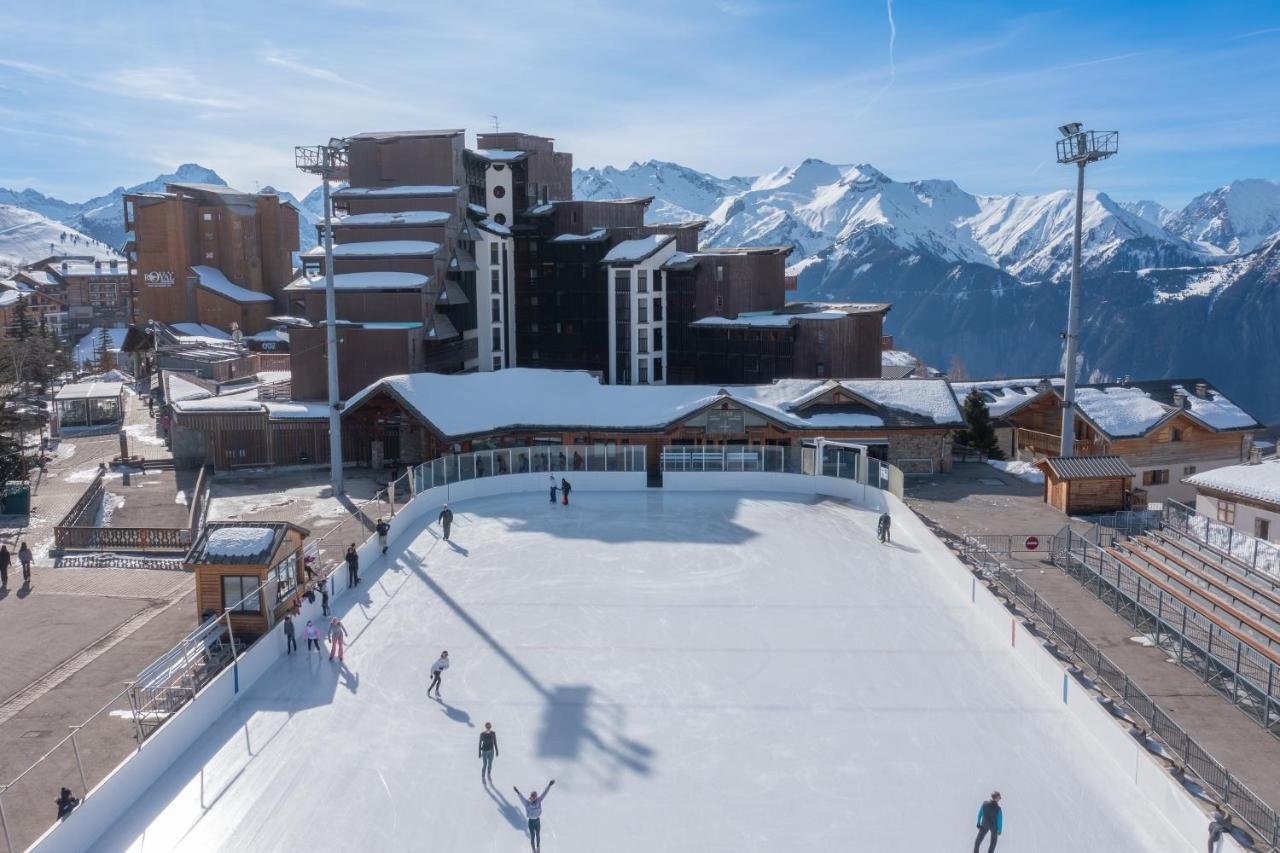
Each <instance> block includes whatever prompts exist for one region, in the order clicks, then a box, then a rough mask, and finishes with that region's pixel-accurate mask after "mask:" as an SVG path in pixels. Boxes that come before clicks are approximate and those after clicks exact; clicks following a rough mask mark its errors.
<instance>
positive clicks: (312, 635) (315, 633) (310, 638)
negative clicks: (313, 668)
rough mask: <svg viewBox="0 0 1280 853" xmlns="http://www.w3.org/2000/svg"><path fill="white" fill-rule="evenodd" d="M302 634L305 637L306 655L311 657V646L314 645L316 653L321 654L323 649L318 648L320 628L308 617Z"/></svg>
mask: <svg viewBox="0 0 1280 853" xmlns="http://www.w3.org/2000/svg"><path fill="white" fill-rule="evenodd" d="M302 636H304V637H306V638H307V657H311V647H312V646H315V649H316V654H322V653H323V651H324V650H323V649H321V648H320V629H319V628H318V627H316V624H315V623H314V622H312V621H311V620H310V619H308V620H307V627H306V628H304V629H303V631H302Z"/></svg>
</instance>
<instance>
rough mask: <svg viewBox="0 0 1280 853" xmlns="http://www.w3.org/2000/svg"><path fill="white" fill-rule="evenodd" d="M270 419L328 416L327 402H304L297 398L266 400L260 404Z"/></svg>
mask: <svg viewBox="0 0 1280 853" xmlns="http://www.w3.org/2000/svg"><path fill="white" fill-rule="evenodd" d="M262 405H263V406H264V407H265V408H266V410H267V414H269V415H270V416H271V419H272V420H284V419H287V418H309V419H319V418H327V417H329V404H328V403H304V402H299V401H297V400H266V401H264V402H263V404H262Z"/></svg>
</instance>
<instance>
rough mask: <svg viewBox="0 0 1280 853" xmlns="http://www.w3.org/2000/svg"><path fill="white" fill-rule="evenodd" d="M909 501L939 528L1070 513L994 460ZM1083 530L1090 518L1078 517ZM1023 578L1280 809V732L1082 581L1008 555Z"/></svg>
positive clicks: (919, 489) (1019, 527)
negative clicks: (1144, 638) (1174, 658)
mask: <svg viewBox="0 0 1280 853" xmlns="http://www.w3.org/2000/svg"><path fill="white" fill-rule="evenodd" d="M906 502H907V504H908V505H909V506H910V507H911V508H912V509H913V510H915V511H916V512H917V513H918V514H919V515H921V516H922V517H924V518H925V519H926V521H928V522H930V523H931V525H932V526H934V527H935V529H936V530H937V532H939V533H940V534H950V535H952V536H960V535H961V534H963V533H979V532H981V533H1013V534H1025V533H1036V534H1039V535H1041V536H1043V535H1046V534H1052V533H1056V532H1057V531H1058V530H1060V529H1061V528H1062V527H1063V526H1064V525H1065V524H1066V523H1067V519H1066V518H1065V517H1064V516H1063V515H1062V514H1061V513H1059V512H1058V511H1057V510H1055V509H1053V508H1052V507H1049V506H1046V505H1045V504H1044V502H1043V501H1042V500H1041V487H1040V486H1039V485H1034V484H1031V483H1025V482H1023V481H1021V480H1018V479H1017V478H1015V477H1011V476H1009V475H1006V474H1002V473H1000V472H999V471H996V470H995V469H994V468H991V467H990V466H989V465H984V464H978V463H966V464H957V465H956V466H955V470H954V471H953V472H952V474H951V475H950V476H949V477H945V478H944V477H938V478H934V479H932V480H929V481H916V482H910V483H908V489H907V498H906ZM1073 526H1076V527H1077V528H1078V529H1084V528H1085V527H1086V526H1087V525H1083V524H1080V523H1078V522H1073ZM1008 564H1009V565H1010V567H1011V568H1014V569H1015V570H1018V571H1019V577H1020V578H1021V579H1022V580H1023V581H1025V582H1026V583H1027V584H1028V585H1030V586H1031V587H1032V588H1034V589H1035V590H1036V592H1037V593H1038V594H1040V595H1041V596H1042V597H1043V598H1044V600H1045V601H1047V602H1048V603H1049V604H1050V605H1052V606H1053V607H1054V609H1056V610H1057V611H1058V612H1059V613H1061V614H1062V615H1063V616H1064V617H1066V619H1067V620H1068V621H1070V622H1071V623H1072V624H1073V625H1075V627H1076V628H1077V630H1079V631H1081V632H1082V633H1083V634H1084V635H1085V636H1086V637H1088V638H1089V641H1090V642H1092V643H1093V644H1094V645H1096V646H1097V647H1098V648H1099V649H1100V650H1101V651H1102V652H1103V654H1105V655H1107V657H1109V658H1111V660H1113V661H1114V662H1115V663H1116V664H1117V665H1118V666H1119V667H1120V668H1121V669H1123V670H1124V671H1125V672H1126V673H1128V675H1129V677H1130V678H1131V679H1132V680H1133V681H1134V683H1135V684H1137V685H1138V686H1139V687H1140V688H1142V690H1144V691H1145V692H1146V693H1147V694H1148V695H1149V696H1151V697H1152V699H1154V700H1155V701H1156V702H1157V703H1158V704H1159V705H1160V706H1161V707H1162V708H1164V710H1165V711H1166V712H1167V713H1168V714H1169V716H1170V717H1172V718H1173V720H1174V721H1175V722H1177V723H1178V725H1180V726H1182V727H1183V729H1185V730H1186V731H1187V732H1188V733H1189V734H1190V735H1191V736H1192V737H1193V738H1195V739H1196V741H1197V742H1199V744H1200V745H1201V746H1202V747H1204V748H1205V749H1206V750H1207V751H1208V752H1209V753H1210V754H1212V755H1213V756H1214V757H1215V758H1217V759H1218V761H1220V762H1222V764H1223V765H1225V766H1226V767H1227V768H1228V770H1230V771H1231V774H1232V775H1233V776H1234V777H1236V778H1237V779H1238V780H1240V781H1241V782H1242V783H1243V784H1244V785H1246V786H1247V787H1248V788H1250V789H1251V790H1252V791H1253V792H1254V793H1255V794H1257V795H1258V796H1259V797H1261V798H1262V799H1263V800H1265V801H1266V802H1267V803H1269V804H1271V805H1272V806H1273V807H1277V808H1280V739H1277V738H1276V737H1274V736H1273V735H1270V734H1268V733H1267V732H1265V731H1264V730H1263V729H1262V727H1261V726H1259V725H1258V724H1257V723H1255V722H1253V721H1252V720H1251V719H1249V718H1248V717H1246V716H1245V715H1244V714H1243V713H1241V712H1240V711H1239V710H1238V709H1236V708H1233V707H1232V706H1231V704H1230V703H1229V702H1228V701H1227V700H1226V699H1224V698H1223V697H1222V696H1221V695H1219V694H1218V693H1216V692H1214V691H1213V690H1212V689H1210V688H1209V687H1208V686H1207V685H1205V684H1203V683H1202V682H1201V681H1200V679H1199V678H1197V677H1196V676H1195V675H1193V674H1192V673H1191V672H1190V671H1189V670H1187V669H1185V668H1184V667H1182V666H1179V665H1178V664H1176V663H1169V658H1168V655H1167V654H1166V653H1165V652H1164V650H1162V649H1159V648H1154V647H1150V646H1144V645H1141V644H1139V643H1137V642H1134V641H1133V640H1132V639H1131V638H1133V637H1135V636H1137V634H1138V632H1137V631H1135V630H1134V629H1133V627H1132V626H1131V625H1129V624H1128V623H1127V622H1125V621H1124V620H1123V619H1121V618H1120V617H1119V616H1117V615H1116V614H1115V613H1114V612H1112V611H1111V609H1110V608H1109V607H1107V606H1106V605H1104V604H1103V603H1102V602H1100V601H1099V600H1098V599H1097V598H1095V597H1094V596H1093V594H1092V593H1090V592H1088V591H1087V590H1085V588H1084V587H1083V586H1081V585H1080V584H1079V583H1078V582H1077V581H1075V580H1073V579H1072V578H1070V577H1068V576H1067V575H1066V574H1065V573H1063V572H1062V571H1061V570H1060V569H1058V568H1057V567H1055V566H1053V565H1052V564H1050V563H1048V562H1040V561H1038V560H1037V559H1036V558H1034V557H1032V556H1031V555H1027V558H1026V559H1021V560H1019V559H1013V560H1009V561H1008Z"/></svg>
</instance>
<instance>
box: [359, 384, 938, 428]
mask: <svg viewBox="0 0 1280 853" xmlns="http://www.w3.org/2000/svg"><path fill="white" fill-rule="evenodd" d="M835 388H842V389H844V390H845V391H847V392H849V394H851V395H853V396H855V397H856V398H858V399H860V400H865V401H866V402H867V404H868V405H866V406H859V405H844V406H830V407H828V406H821V405H818V406H813V407H811V408H808V409H806V410H804V411H797V410H796V407H797V406H799V405H800V404H801V402H802V401H805V400H812V399H814V398H815V396H818V395H821V394H823V393H825V392H827V391H829V390H833V389H835ZM380 390H386V391H388V392H390V393H392V394H393V395H395V396H397V397H399V398H400V399H401V400H402V401H403V402H404V403H405V404H406V405H407V406H409V407H410V408H412V409H414V410H416V412H417V413H418V415H419V416H420V417H421V418H422V419H423V420H426V421H429V422H430V423H432V424H433V425H434V426H435V427H436V428H437V429H438V430H439V431H440V432H441V433H442V434H444V435H446V436H464V435H473V434H477V433H485V432H494V431H498V430H502V429H510V428H534V429H543V428H551V427H557V426H589V427H593V428H602V429H603V428H612V429H637V430H638V429H660V428H662V427H664V426H666V425H668V424H670V423H672V422H674V421H677V420H680V419H681V418H684V417H687V416H689V415H690V414H693V413H694V412H697V411H698V410H700V409H702V408H703V407H705V406H707V405H710V404H711V403H714V402H716V401H717V400H722V399H730V400H734V401H737V402H739V403H741V404H742V405H743V406H746V407H748V408H750V409H753V410H755V411H756V412H758V413H760V414H761V415H764V416H765V417H768V418H772V419H773V420H775V421H778V422H780V423H782V424H784V425H787V426H790V427H794V428H797V429H835V428H845V429H847V428H857V427H866V428H874V429H881V428H886V427H889V428H892V427H894V426H899V425H906V424H907V422H911V423H912V425H915V426H952V425H956V424H959V423H961V422H962V419H961V416H960V411H959V409H958V408H957V407H956V403H955V400H954V399H953V398H952V396H951V390H950V389H949V388H948V387H947V384H946V382H944V381H942V380H922V379H910V380H878V379H851V380H844V381H840V382H835V381H833V380H821V379H783V380H778V381H777V382H774V383H773V384H771V385H734V386H727V387H724V388H721V387H720V386H711V385H601V384H600V383H599V381H598V380H597V379H596V378H595V377H593V376H592V375H591V374H589V373H586V372H581V371H560V370H540V369H534V368H512V369H509V370H500V371H494V372H489V373H470V374H450V375H446V374H438V373H415V374H408V375H403V374H402V375H399V376H389V377H386V378H385V379H382V380H380V381H379V382H375V383H373V384H371V385H369V386H368V387H367V388H364V389H363V390H361V391H360V392H359V393H357V394H355V395H354V396H353V397H352V398H351V399H350V400H349V401H348V402H347V410H348V411H350V410H352V409H354V408H355V407H356V406H358V405H359V404H360V403H361V402H363V401H364V400H366V399H368V398H369V397H370V396H372V395H373V394H375V393H377V392H378V391H380Z"/></svg>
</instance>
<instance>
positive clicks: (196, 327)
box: [169, 323, 231, 341]
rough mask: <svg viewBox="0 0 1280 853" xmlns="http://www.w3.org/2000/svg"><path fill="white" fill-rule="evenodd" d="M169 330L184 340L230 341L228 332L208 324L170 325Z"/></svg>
mask: <svg viewBox="0 0 1280 853" xmlns="http://www.w3.org/2000/svg"><path fill="white" fill-rule="evenodd" d="M169 328H170V329H173V330H174V331H175V332H177V333H178V334H179V335H181V336H182V337H184V338H208V339H210V340H215V341H229V340H231V334H230V333H229V332H224V331H222V329H219V328H218V327H217V326H210V325H209V324H208V323H170V324H169Z"/></svg>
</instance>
